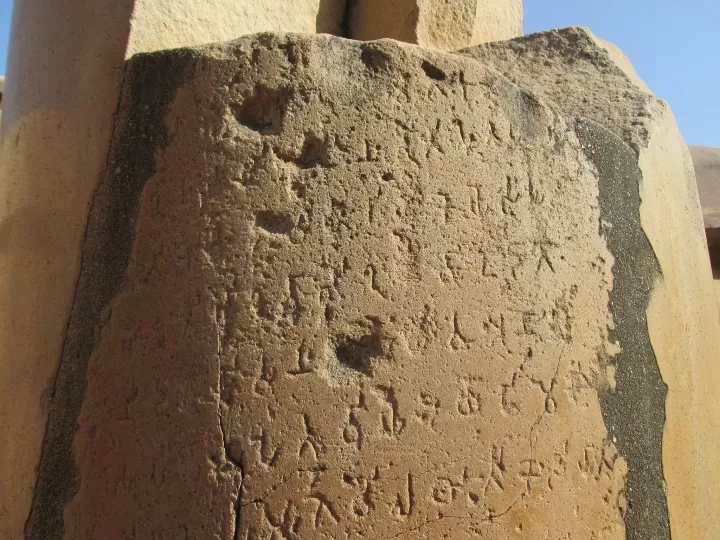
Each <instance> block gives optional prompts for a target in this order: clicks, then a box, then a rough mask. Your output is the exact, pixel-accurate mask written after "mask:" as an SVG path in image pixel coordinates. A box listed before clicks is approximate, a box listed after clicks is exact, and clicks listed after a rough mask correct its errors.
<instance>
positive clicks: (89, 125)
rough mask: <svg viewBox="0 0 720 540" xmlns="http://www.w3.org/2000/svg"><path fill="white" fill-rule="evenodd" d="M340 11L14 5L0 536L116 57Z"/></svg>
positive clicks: (4, 172) (0, 350)
mask: <svg viewBox="0 0 720 540" xmlns="http://www.w3.org/2000/svg"><path fill="white" fill-rule="evenodd" d="M343 11H344V2H343V1H342V0H285V1H278V0H241V1H238V0H218V1H213V2H197V1H195V0H188V1H185V0H162V1H156V0H98V1H92V2H81V1H78V0H53V1H52V2H47V1H45V0H16V1H15V5H14V14H13V24H12V35H11V43H10V51H9V61H8V75H9V77H8V85H7V92H6V93H5V95H4V96H5V99H4V103H3V120H2V135H1V137H2V143H1V144H2V146H1V148H0V152H1V155H0V246H2V257H0V538H3V539H11V540H13V539H16V538H21V537H22V530H23V525H24V523H25V521H26V519H27V516H28V512H29V509H30V502H31V500H32V496H33V488H34V485H35V478H36V469H37V467H38V463H39V459H40V452H41V445H42V440H43V436H44V433H45V424H46V419H47V408H48V404H49V402H50V401H51V399H52V396H53V388H54V384H55V374H56V372H57V369H58V361H59V358H60V355H61V350H62V348H63V343H64V342H65V331H66V328H67V323H68V315H69V312H70V307H71V305H72V299H73V295H74V290H75V284H76V281H77V278H78V271H79V265H80V257H81V244H82V240H83V237H84V234H85V225H86V219H87V215H88V211H89V209H90V205H91V201H92V196H93V193H94V191H95V189H96V187H97V185H98V182H99V178H100V176H101V174H102V172H103V170H104V169H105V166H106V162H107V159H108V148H109V142H110V138H111V134H112V131H113V128H114V114H115V112H116V110H117V106H118V98H119V93H120V85H121V82H122V78H123V65H124V61H125V59H126V58H128V57H129V56H131V55H133V54H135V53H137V52H142V51H146V50H155V49H159V48H167V47H174V46H183V45H195V44H200V43H206V42H211V41H216V40H226V39H232V38H235V37H237V36H239V35H242V34H248V33H252V32H258V31H270V30H274V31H278V30H285V31H297V32H315V31H321V32H331V33H335V32H338V31H339V29H340V27H341V20H342V14H343ZM79 384H81V383H79Z"/></svg>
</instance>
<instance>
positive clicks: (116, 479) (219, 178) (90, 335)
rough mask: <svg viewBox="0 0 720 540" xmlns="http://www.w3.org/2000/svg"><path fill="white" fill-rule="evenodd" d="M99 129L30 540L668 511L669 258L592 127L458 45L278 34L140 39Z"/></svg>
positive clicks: (543, 530)
mask: <svg viewBox="0 0 720 540" xmlns="http://www.w3.org/2000/svg"><path fill="white" fill-rule="evenodd" d="M117 118H118V120H117V126H116V129H115V135H114V140H113V144H112V148H111V152H110V158H109V162H108V167H107V171H106V174H105V176H104V179H103V181H102V183H101V185H100V187H99V189H98V191H97V194H96V197H95V200H94V203H93V210H92V214H91V217H90V220H89V226H88V231H87V235H86V242H85V246H84V250H83V263H82V271H81V275H80V279H79V284H78V288H77V293H76V296H75V303H74V308H73V313H72V317H71V320H70V323H69V327H68V334H67V342H66V346H65V349H64V353H63V358H62V362H61V367H60V373H59V376H58V382H57V386H56V395H55V399H54V401H53V405H52V412H51V415H50V420H49V427H48V437H47V440H46V444H45V447H44V451H43V462H42V466H41V469H40V479H39V482H38V488H37V493H36V498H35V504H34V508H33V512H32V514H31V518H30V520H29V522H28V538H32V539H41V538H42V539H46V538H57V537H61V536H62V532H64V535H65V537H67V538H104V539H105V538H107V539H114V538H128V537H137V538H152V537H154V536H163V535H164V536H166V537H172V538H174V537H187V538H209V537H212V538H223V539H233V538H246V539H260V538H273V537H278V538H279V537H285V538H297V539H315V538H346V537H350V538H379V539H383V538H400V537H404V536H408V537H410V536H411V535H413V534H414V535H416V536H417V535H422V536H423V537H427V538H443V537H449V538H476V537H477V536H478V535H482V537H483V538H487V539H496V540H500V539H504V538H508V537H510V536H511V535H512V536H513V537H516V538H529V539H535V538H566V537H574V536H577V537H580V538H593V537H600V536H601V535H603V536H604V537H605V538H613V539H622V538H625V537H626V525H625V519H626V516H627V515H628V512H629V508H628V500H627V499H628V497H629V498H630V500H631V501H632V503H633V505H637V507H639V508H644V507H646V506H647V505H648V504H656V503H657V504H658V506H657V508H655V511H656V512H657V515H658V516H659V518H658V519H665V520H667V511H666V507H665V502H664V499H663V498H662V497H660V498H658V493H657V492H656V491H653V490H654V487H655V486H656V483H657V482H658V481H661V480H662V475H661V474H660V476H658V474H659V471H658V469H657V467H658V466H659V462H658V459H659V449H658V447H657V443H658V439H659V437H661V436H662V418H661V417H662V414H663V399H664V386H663V384H662V380H661V379H660V374H659V372H658V369H657V365H656V364H655V363H654V362H655V357H654V356H653V351H652V347H651V341H650V336H649V335H648V327H647V326H646V325H645V324H644V322H645V318H644V317H645V308H646V306H647V302H648V301H649V296H650V292H651V290H650V286H651V285H652V284H653V283H656V281H657V280H658V279H659V274H660V266H659V265H658V263H657V261H656V259H655V258H654V255H653V250H652V247H651V244H650V241H649V239H648V238H647V237H646V236H645V233H644V231H643V229H642V227H641V216H640V193H639V191H638V185H639V184H640V180H641V177H642V176H641V175H642V172H641V169H640V168H639V167H638V164H637V160H636V154H635V153H634V152H633V151H632V150H631V149H630V148H629V147H628V146H626V145H625V144H624V143H622V141H621V140H620V139H618V138H617V137H615V136H614V135H613V134H612V133H611V132H610V131H608V130H606V129H604V128H602V127H601V126H599V125H597V124H594V123H592V122H588V121H576V120H574V119H572V118H566V117H565V114H563V113H562V112H560V111H559V110H558V109H557V108H556V107H554V106H549V105H547V104H545V103H544V102H542V101H541V100H539V99H538V98H536V97H535V96H534V95H532V94H529V93H527V92H526V91H524V90H521V89H519V88H518V87H517V86H515V85H513V84H511V83H509V82H508V81H507V80H506V79H504V78H503V77H502V76H500V75H498V74H497V72H496V71H494V70H491V69H488V68H487V67H485V66H484V65H483V63H481V62H477V61H475V60H473V59H470V58H465V57H462V56H459V55H454V54H447V53H434V52H430V51H426V50H423V49H420V48H418V47H410V46H405V45H402V44H399V43H394V42H390V41H383V42H378V43H359V42H353V41H347V40H342V39H339V38H334V37H330V36H315V37H311V36H298V35H282V34H281V35H263V36H255V37H248V38H243V39H240V40H237V41H235V42H232V43H230V44H226V45H215V46H210V47H206V48H201V49H192V50H187V49H185V50H176V51H168V52H159V53H155V54H151V55H139V56H136V57H135V58H133V59H132V60H131V61H130V63H129V66H128V69H127V71H126V75H125V82H124V85H123V94H122V100H121V104H120V108H119V111H118V117H117ZM618 354H619V356H618ZM625 361H633V362H634V363H635V364H634V366H635V367H634V369H637V370H638V371H640V372H642V373H643V378H642V381H641V383H642V384H645V386H643V387H642V388H640V387H631V388H628V387H627V380H628V378H627V377H628V376H627V374H626V372H625V365H624V362H625ZM78 381H82V382H83V384H78ZM633 381H634V380H633ZM645 388H647V389H648V395H647V396H646V399H641V400H640V401H639V402H638V400H637V398H638V394H637V391H638V390H643V389H645ZM615 389H618V390H619V391H620V390H621V391H620V392H619V393H618V394H617V395H616V394H615V393H613V392H614V390H615ZM638 403H641V404H642V405H643V406H642V407H637V408H636V407H635V405H636V404H638ZM67 404H70V405H71V406H70V407H68V405H67ZM80 405H81V407H79V406H80ZM78 408H79V409H80V410H79V415H78V416H72V415H70V414H68V411H77V410H78ZM631 416H632V417H635V418H637V419H639V422H640V424H633V425H639V426H641V429H639V430H637V431H633V432H632V435H633V436H634V437H635V438H637V439H638V442H637V444H638V445H640V446H643V447H645V446H648V447H650V448H652V450H653V452H651V453H649V454H648V455H647V456H646V457H645V458H644V459H641V457H640V456H638V455H637V454H635V453H633V452H632V451H630V450H632V447H628V446H627V445H628V438H627V436H628V433H627V432H626V431H623V430H621V429H619V428H618V426H619V425H620V424H621V423H623V422H625V423H629V422H630V418H629V417H631ZM609 430H611V431H609ZM628 448H630V450H628ZM71 450H72V451H71ZM631 466H632V469H630V467H631ZM636 469H639V470H642V471H648V475H647V478H648V481H649V482H652V485H651V486H650V487H648V488H647V489H644V488H642V487H637V486H633V488H634V489H635V490H636V491H633V492H629V491H628V486H629V485H630V484H629V483H628V482H629V481H630V478H631V476H630V475H631V474H634V473H635V470H636ZM654 532H655V530H652V531H649V534H650V536H648V535H647V534H645V533H641V534H640V535H638V536H636V538H648V539H649V538H658V537H657V536H652V534H654ZM643 534H645V535H644V536H643Z"/></svg>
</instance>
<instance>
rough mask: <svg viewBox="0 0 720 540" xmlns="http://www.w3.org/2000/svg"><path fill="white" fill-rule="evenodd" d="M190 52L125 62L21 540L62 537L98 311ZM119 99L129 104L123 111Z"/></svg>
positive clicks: (117, 271) (112, 291) (119, 270)
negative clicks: (111, 138)
mask: <svg viewBox="0 0 720 540" xmlns="http://www.w3.org/2000/svg"><path fill="white" fill-rule="evenodd" d="M193 54H194V53H193V52H192V51H190V50H188V49H178V50H175V51H171V52H168V53H165V54H155V55H138V56H137V57H135V59H133V60H131V61H129V63H128V64H127V67H126V77H125V80H124V85H123V88H122V90H121V97H120V103H121V105H120V107H119V109H118V110H119V111H120V112H119V113H118V116H117V117H116V126H115V133H114V137H115V138H114V140H113V141H112V142H111V152H110V156H109V159H108V162H107V167H106V170H105V173H104V178H103V179H102V180H101V182H100V185H99V186H98V188H97V191H96V192H95V196H94V198H93V203H92V207H91V211H90V215H89V217H88V222H87V226H86V233H85V239H84V244H83V250H82V262H81V267H80V275H79V277H78V283H77V287H76V291H75V297H74V300H73V307H72V311H71V314H70V318H69V323H68V328H67V333H66V338H65V343H64V345H63V351H62V356H61V358H60V364H59V368H58V374H57V379H56V383H55V395H54V396H53V402H52V405H51V407H50V413H49V415H48V423H47V429H46V433H45V440H44V443H43V450H42V457H41V461H40V467H39V472H38V477H37V482H36V486H35V496H34V499H33V502H32V507H31V510H30V515H29V517H28V520H27V523H26V525H25V538H26V539H28V540H52V539H58V540H59V539H61V538H63V537H64V531H65V524H64V520H63V512H64V510H65V507H66V506H67V504H68V503H69V502H70V501H71V500H72V499H73V497H74V496H75V494H76V493H77V489H78V486H79V480H80V479H79V472H78V469H77V465H76V463H75V458H74V455H73V439H74V437H75V433H76V431H77V427H78V418H79V415H80V410H81V408H82V404H83V401H84V398H85V390H86V383H87V380H86V377H87V367H88V362H89V360H90V357H91V355H92V353H93V351H94V350H95V347H96V343H95V329H96V328H97V326H98V325H99V323H100V322H101V313H102V311H103V310H104V309H106V307H107V306H109V305H110V303H111V301H112V299H113V297H114V296H115V295H116V294H117V293H118V291H119V290H120V289H121V286H122V282H123V279H124V277H125V272H126V269H127V265H128V261H129V259H130V252H131V249H132V244H133V236H134V226H135V219H134V216H135V215H136V213H137V208H138V202H139V199H140V194H141V193H142V191H143V188H144V186H145V183H146V181H147V180H148V179H149V178H150V177H151V176H152V174H153V172H154V170H155V151H156V150H158V149H161V148H164V147H166V146H167V145H168V144H169V138H168V134H167V132H166V128H165V123H164V118H165V116H166V114H167V110H168V107H169V106H170V103H171V102H172V100H173V98H174V96H175V93H176V90H177V89H178V88H179V87H180V86H181V84H182V83H183V82H184V81H186V80H187V79H188V78H189V76H190V75H191V74H192V70H193V69H194V63H193V62H189V61H188V60H187V57H188V55H193ZM170 74H172V76H170ZM123 104H129V108H128V110H125V111H124V110H123Z"/></svg>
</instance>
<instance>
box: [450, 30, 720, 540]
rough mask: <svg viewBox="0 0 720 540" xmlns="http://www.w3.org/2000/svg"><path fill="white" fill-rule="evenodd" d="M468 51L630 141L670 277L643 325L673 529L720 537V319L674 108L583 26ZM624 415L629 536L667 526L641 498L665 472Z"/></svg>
mask: <svg viewBox="0 0 720 540" xmlns="http://www.w3.org/2000/svg"><path fill="white" fill-rule="evenodd" d="M462 54H464V55H466V56H471V57H473V58H475V59H476V60H479V61H480V62H482V63H484V64H487V65H491V66H493V67H495V68H496V69H498V70H499V71H500V72H502V73H503V74H505V75H506V76H508V77H509V78H510V79H511V80H513V81H514V82H516V83H517V84H519V85H520V86H522V87H525V88H529V89H532V91H534V92H536V93H537V94H538V95H540V96H542V97H544V98H546V99H548V100H550V101H553V102H555V103H557V104H558V106H559V107H560V108H561V109H562V110H563V111H564V112H565V113H566V114H568V115H571V116H581V117H585V118H589V119H592V120H594V121H595V122H597V123H599V124H601V125H603V126H605V127H607V128H608V129H610V130H611V131H612V132H614V133H615V134H617V135H618V136H619V137H621V138H622V139H623V140H624V141H625V142H626V143H627V144H628V145H630V146H631V147H632V148H633V149H634V151H635V153H636V161H637V164H638V166H639V168H640V170H641V178H639V179H638V183H639V185H640V196H641V200H642V205H641V206H640V216H641V220H642V227H643V230H644V231H645V233H646V234H647V236H648V238H649V239H650V243H651V245H652V248H653V250H654V252H655V256H656V257H657V261H658V263H659V265H660V269H661V271H662V279H659V280H656V281H652V282H650V284H649V285H650V287H651V291H652V297H651V301H650V304H649V306H648V309H647V326H648V329H649V334H650V339H651V344H652V348H653V350H654V352H655V354H656V355H657V364H658V365H659V368H660V372H661V374H662V379H663V380H664V382H665V383H666V384H667V386H668V395H667V402H666V407H665V409H666V417H667V418H666V422H665V429H664V435H663V437H662V461H663V467H662V472H663V474H664V480H665V484H666V490H667V500H668V506H669V518H670V528H671V532H672V538H673V539H674V540H677V539H686V538H687V539H695V538H720V522H718V520H717V519H716V516H717V515H719V514H720V491H719V490H718V489H717V486H718V485H720V455H718V453H717V448H718V447H720V415H718V411H717V404H716V403H717V399H716V395H717V388H718V385H720V364H719V363H718V362H717V358H718V355H719V354H720V326H719V325H720V322H719V317H718V307H717V303H716V302H715V296H714V293H713V289H712V287H713V285H712V280H711V276H710V265H709V264H708V260H707V254H706V245H705V239H704V234H703V226H702V216H701V212H700V207H699V201H698V195H697V187H696V184H695V177H694V172H693V168H692V162H691V159H690V154H689V152H688V151H687V147H686V146H685V143H684V142H683V140H682V138H681V136H680V134H679V132H678V129H677V126H676V124H675V121H674V119H673V116H672V113H671V112H670V110H669V108H668V106H667V104H666V103H665V102H663V101H661V100H658V99H657V98H655V97H654V96H653V95H652V94H650V93H649V92H648V89H647V86H646V85H644V84H642V83H641V82H640V81H639V79H638V77H637V75H636V74H635V73H634V71H633V70H632V67H631V66H630V64H629V62H628V61H627V58H625V57H624V56H622V55H621V54H620V53H619V50H618V49H617V48H616V47H614V46H609V45H608V44H607V43H605V42H603V41H602V40H598V39H597V38H595V37H594V36H593V35H592V34H591V33H590V32H589V31H587V30H585V29H581V28H569V29H564V30H557V31H552V32H544V33H540V34H535V35H531V36H527V37H524V38H520V39H516V40H513V41H509V42H506V43H493V44H488V45H486V46H479V47H474V48H471V49H467V50H465V51H463V52H462ZM627 181H628V182H634V180H633V179H631V178H628V180H627ZM620 344H621V346H624V345H623V343H622V342H621V343H620ZM627 362H628V364H627V365H626V366H624V367H625V370H626V372H627V373H626V376H627V377H629V379H628V381H632V380H633V373H637V372H638V367H637V365H636V360H635V358H633V357H632V356H631V357H630V358H628V359H627ZM643 369H645V368H643ZM618 370H619V375H618V377H619V379H618V389H619V390H618V392H617V394H618V396H614V395H612V394H611V395H610V396H609V397H608V399H609V400H610V401H612V400H615V399H618V398H619V399H622V392H621V390H620V389H621V386H622V384H623V383H622V375H620V372H622V370H623V365H622V364H620V365H619V367H618ZM645 376H646V375H645V374H643V377H645ZM616 420H617V421H618V423H617V424H615V423H613V422H610V423H609V425H608V426H607V427H608V429H609V431H610V433H611V435H612V436H613V437H617V439H618V448H619V451H620V453H621V455H624V456H626V457H627V459H628V461H629V463H628V466H629V471H630V472H629V475H628V489H627V491H626V495H627V497H628V499H629V506H630V508H631V510H630V511H629V512H628V514H627V517H626V522H627V526H628V537H630V538H669V534H670V532H669V531H667V530H665V529H666V527H667V523H665V522H664V521H665V520H664V518H663V517H662V515H661V513H657V510H658V508H657V507H650V506H648V503H649V502H651V501H652V500H653V499H647V498H645V493H646V492H647V490H654V491H655V492H656V495H657V496H660V493H659V491H658V490H659V489H660V487H661V486H658V485H657V478H653V482H651V483H647V482H646V481H645V478H644V474H645V473H646V472H648V471H647V470H646V462H648V454H646V453H645V449H644V448H643V446H642V444H640V445H638V444H637V440H638V439H637V438H636V433H638V432H642V431H643V430H644V427H645V426H644V425H643V424H642V420H641V419H639V418H638V417H637V416H636V415H635V414H634V412H633V411H628V415H627V417H626V418H622V419H620V418H617V419H616ZM641 442H642V441H641ZM651 461H652V460H651Z"/></svg>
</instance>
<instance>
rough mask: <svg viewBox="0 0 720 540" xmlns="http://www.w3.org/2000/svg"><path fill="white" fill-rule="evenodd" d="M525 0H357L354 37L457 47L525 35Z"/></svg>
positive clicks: (351, 19)
mask: <svg viewBox="0 0 720 540" xmlns="http://www.w3.org/2000/svg"><path fill="white" fill-rule="evenodd" d="M522 16H523V8H522V0H454V1H452V2H448V1H447V0H394V1H392V2H388V1H386V0H353V1H352V2H351V3H350V4H349V14H348V29H349V32H348V36H349V37H351V38H353V39H359V40H364V41H367V40H373V39H380V38H392V39H397V40H399V41H405V42H407V43H417V44H419V45H422V46H423V47H430V48H437V49H443V50H454V49H459V48H461V47H467V46H468V45H473V44H476V43H485V42H488V41H499V40H504V39H511V38H514V37H518V36H521V35H522V20H523V17H522Z"/></svg>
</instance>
